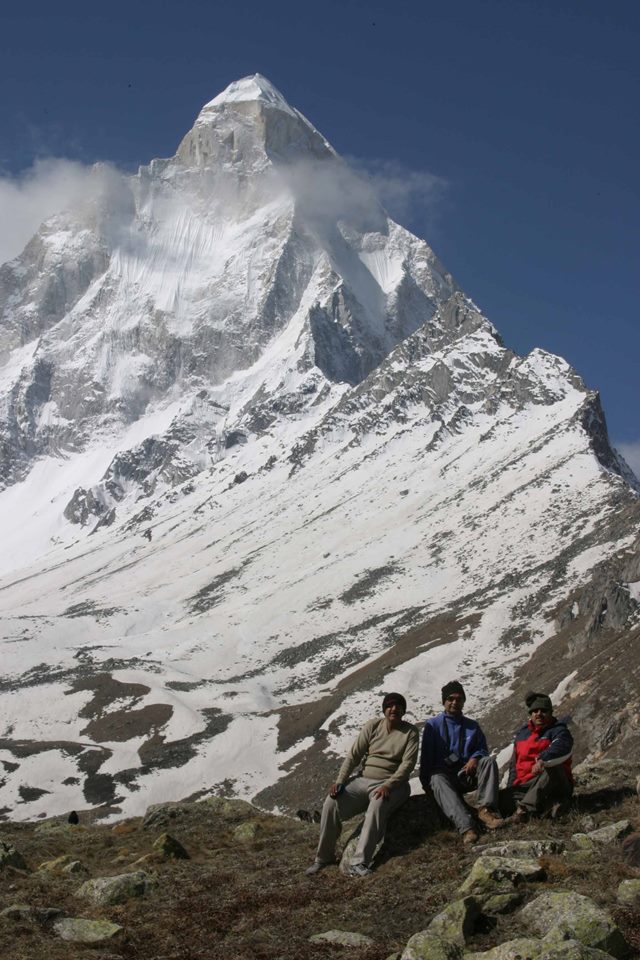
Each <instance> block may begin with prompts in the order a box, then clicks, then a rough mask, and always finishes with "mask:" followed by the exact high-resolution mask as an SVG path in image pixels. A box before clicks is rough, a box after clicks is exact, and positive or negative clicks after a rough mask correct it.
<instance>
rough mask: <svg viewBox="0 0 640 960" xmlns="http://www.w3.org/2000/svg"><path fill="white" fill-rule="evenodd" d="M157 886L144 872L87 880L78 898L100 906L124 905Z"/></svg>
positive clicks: (77, 894)
mask: <svg viewBox="0 0 640 960" xmlns="http://www.w3.org/2000/svg"><path fill="white" fill-rule="evenodd" d="M156 886H157V881H156V880H155V879H154V878H152V877H150V876H149V875H148V874H147V873H145V872H144V871H143V870H137V871H136V872H135V873H122V874H120V875H119V876H115V877H97V878H96V879H95V880H87V881H86V882H85V883H83V884H82V886H81V887H80V889H79V890H78V891H77V893H76V896H77V897H84V898H86V899H87V900H91V901H92V902H93V903H96V904H99V905H100V906H111V905H112V904H116V903H124V902H125V901H126V900H130V899H131V898H132V897H144V896H146V895H147V894H148V893H150V892H151V891H152V890H153V889H154V888H155V887H156Z"/></svg>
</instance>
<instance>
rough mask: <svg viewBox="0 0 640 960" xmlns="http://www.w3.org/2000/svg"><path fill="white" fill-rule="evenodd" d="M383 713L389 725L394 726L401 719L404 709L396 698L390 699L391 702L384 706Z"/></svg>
mask: <svg viewBox="0 0 640 960" xmlns="http://www.w3.org/2000/svg"><path fill="white" fill-rule="evenodd" d="M384 715H385V717H386V719H387V722H388V723H389V724H390V726H392V727H394V726H396V724H398V723H400V721H401V720H402V718H403V716H404V710H403V709H402V707H401V706H400V704H399V703H398V702H397V701H396V700H392V701H391V703H390V704H389V705H388V706H387V707H385V708H384Z"/></svg>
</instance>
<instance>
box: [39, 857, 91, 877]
mask: <svg viewBox="0 0 640 960" xmlns="http://www.w3.org/2000/svg"><path fill="white" fill-rule="evenodd" d="M71 864H79V865H80V866H79V867H75V868H74V869H73V870H69V869H68V867H69V866H70V865H71ZM80 868H82V864H81V863H80V861H79V860H74V859H73V857H72V856H71V854H69V853H65V854H63V855H62V856H61V857H56V858H55V860H45V861H44V862H43V863H41V864H40V866H39V867H38V870H37V872H38V873H57V874H61V873H63V872H65V873H81V872H82V870H81V869H80Z"/></svg>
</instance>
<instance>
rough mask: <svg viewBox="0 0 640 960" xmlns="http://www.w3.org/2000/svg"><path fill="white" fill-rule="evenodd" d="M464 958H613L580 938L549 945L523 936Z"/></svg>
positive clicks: (470, 959)
mask: <svg viewBox="0 0 640 960" xmlns="http://www.w3.org/2000/svg"><path fill="white" fill-rule="evenodd" d="M464 960H611V955H610V954H608V953H605V952H604V951H603V950H597V949H595V948H594V947H586V946H585V945H584V944H583V943H580V942H579V941H578V940H565V941H563V943H562V944H552V945H549V944H548V943H546V942H545V941H544V940H532V939H527V938H521V939H519V940H509V941H507V942H506V943H501V944H500V945H499V946H498V947H494V948H493V950H486V951H484V952H483V953H465V955H464Z"/></svg>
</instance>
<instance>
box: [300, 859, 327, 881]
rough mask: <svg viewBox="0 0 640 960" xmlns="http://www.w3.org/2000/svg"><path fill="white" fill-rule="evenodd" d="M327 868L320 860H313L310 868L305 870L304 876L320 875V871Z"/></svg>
mask: <svg viewBox="0 0 640 960" xmlns="http://www.w3.org/2000/svg"><path fill="white" fill-rule="evenodd" d="M328 866H329V864H328V863H323V862H322V860H314V861H313V863H312V864H311V866H310V867H307V869H306V870H305V876H307V877H313V876H315V874H316V873H320V871H321V870H324V868H325V867H328Z"/></svg>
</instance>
